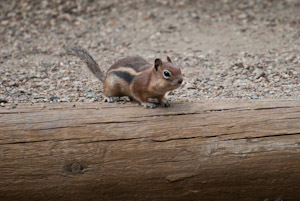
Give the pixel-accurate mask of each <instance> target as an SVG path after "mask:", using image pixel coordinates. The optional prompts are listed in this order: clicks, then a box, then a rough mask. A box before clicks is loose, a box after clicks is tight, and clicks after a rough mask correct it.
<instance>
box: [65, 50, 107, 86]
mask: <svg viewBox="0 0 300 201" xmlns="http://www.w3.org/2000/svg"><path fill="white" fill-rule="evenodd" d="M66 53H67V54H68V55H74V56H77V57H79V58H80V59H82V60H83V61H84V62H85V63H86V64H87V67H88V69H90V71H91V72H92V73H93V74H94V75H95V76H96V77H97V78H98V79H99V80H101V81H102V82H104V79H105V76H104V73H103V72H102V71H101V70H100V68H99V65H98V64H97V63H96V61H95V60H94V59H93V57H92V56H91V55H90V54H89V53H88V52H87V51H86V50H84V49H80V48H70V49H66Z"/></svg>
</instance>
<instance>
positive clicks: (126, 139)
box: [78, 137, 148, 144]
mask: <svg viewBox="0 0 300 201" xmlns="http://www.w3.org/2000/svg"><path fill="white" fill-rule="evenodd" d="M147 138H148V137H135V138H119V139H106V140H94V141H88V142H79V143H78V144H90V143H101V142H119V141H120V142H121V141H130V140H142V139H147Z"/></svg>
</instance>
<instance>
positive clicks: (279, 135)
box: [223, 133, 300, 141]
mask: <svg viewBox="0 0 300 201" xmlns="http://www.w3.org/2000/svg"><path fill="white" fill-rule="evenodd" d="M292 135H300V133H286V134H277V135H265V136H256V137H243V138H235V139H228V140H223V141H231V140H252V139H260V138H272V137H284V136H292Z"/></svg>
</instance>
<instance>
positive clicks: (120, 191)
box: [0, 100, 300, 201]
mask: <svg viewBox="0 0 300 201" xmlns="http://www.w3.org/2000/svg"><path fill="white" fill-rule="evenodd" d="M0 151H1V152H0V153H1V154H0V200H6V201H9V200H22V201H26V200H30V201H32V200H114V201H118V200H120V201H121V200H122V201H124V200H130V201H131V200H140V201H143V200H147V201H148V200H159V201H164V200H166V201H168V200H172V201H174V200H184V201H186V200H201V201H203V200H222V201H226V200H230V201H232V200H239V201H240V200H246V201H248V200H249V201H250V200H251V201H253V200H260V201H263V200H276V199H277V200H279V199H282V200H284V201H286V200H300V101H299V100H255V101H254V100H253V101H250V100H243V101H237V100H235V101H233V100H230V101H229V100H227V101H225V100H218V101H202V102H196V103H195V102H194V103H173V105H172V106H171V107H170V108H156V109H152V110H150V109H144V108H142V107H139V106H136V105H134V104H125V105H122V104H103V103H90V104H86V103H84V104H79V103H64V104H62V103H61V104H46V105H37V104H36V105H26V104H22V105H18V107H17V108H16V109H11V110H9V109H5V108H0Z"/></svg>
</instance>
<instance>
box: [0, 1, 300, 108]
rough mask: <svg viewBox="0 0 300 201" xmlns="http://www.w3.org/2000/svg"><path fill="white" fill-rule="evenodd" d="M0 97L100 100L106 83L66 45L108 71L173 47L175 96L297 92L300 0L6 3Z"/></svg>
mask: <svg viewBox="0 0 300 201" xmlns="http://www.w3.org/2000/svg"><path fill="white" fill-rule="evenodd" d="M0 10H1V14H0V44H1V49H0V78H1V79H0V104H1V106H2V107H10V108H15V107H16V106H17V105H18V104H19V103H37V102H94V101H102V99H103V98H102V83H100V81H98V80H97V79H96V78H94V77H93V75H92V74H91V73H90V72H89V71H88V70H87V69H86V68H85V67H84V64H83V63H82V62H81V61H80V60H79V59H77V58H75V57H71V56H66V55H64V49H65V48H68V47H74V46H80V47H83V48H85V49H87V50H88V51H89V52H90V53H91V54H92V55H93V56H94V58H95V60H96V61H97V62H98V63H99V65H100V66H101V67H102V68H103V69H108V68H109V67H110V65H111V64H112V63H113V62H114V61H115V60H117V59H119V58H121V57H125V56H131V55H140V56H143V57H144V58H146V59H147V60H148V61H149V62H153V61H154V59H155V58H157V57H160V58H163V59H165V57H166V55H169V56H170V57H171V59H172V60H173V62H176V64H177V65H178V66H180V67H181V68H182V72H183V74H184V79H185V81H184V83H183V85H182V87H180V88H178V89H177V90H175V91H172V92H170V93H169V99H171V100H173V101H174V100H177V101H195V100H203V99H228V98H230V99H261V98H268V99H273V98H276V99H287V98H288V99H300V2H299V0H281V1H279V0H247V1H235V0H222V1H210V0H201V1H193V0H190V1H188V0H186V1H178V0H152V1H145V0H129V1H124V0H112V1H91V0H77V1H62V0H53V1H45V0H44V1H40V0H33V1H10V0H3V1H1V2H0Z"/></svg>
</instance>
